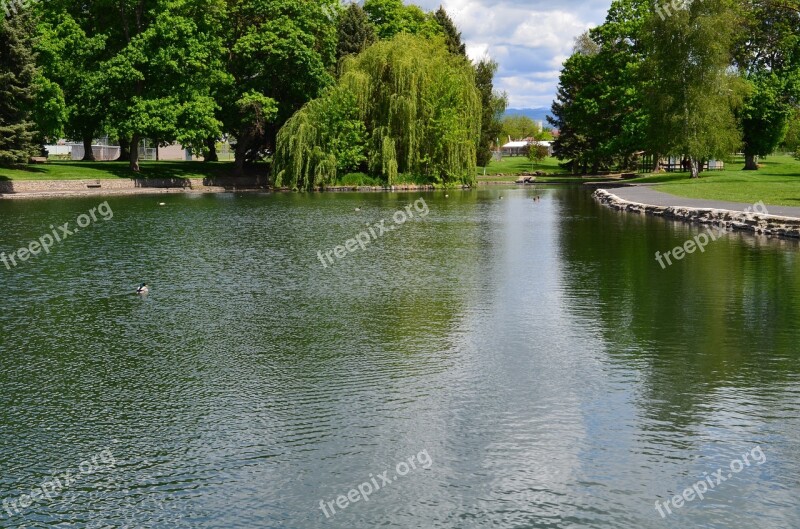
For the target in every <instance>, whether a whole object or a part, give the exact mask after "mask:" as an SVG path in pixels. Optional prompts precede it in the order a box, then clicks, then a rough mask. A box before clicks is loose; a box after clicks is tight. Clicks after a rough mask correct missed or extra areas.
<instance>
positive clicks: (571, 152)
mask: <svg viewBox="0 0 800 529" xmlns="http://www.w3.org/2000/svg"><path fill="white" fill-rule="evenodd" d="M649 16H650V14H649V4H648V3H647V2H645V1H644V0H615V1H614V2H613V3H612V5H611V8H610V9H609V11H608V15H607V17H606V21H605V22H604V23H603V24H602V25H601V26H599V27H597V28H595V29H593V30H592V31H590V32H587V33H585V34H583V35H581V36H579V37H578V38H577V39H576V40H575V47H574V51H573V55H572V57H570V58H569V60H567V62H566V63H565V65H564V70H563V71H562V75H561V79H560V85H559V91H558V97H557V99H556V101H555V103H554V104H553V108H552V115H553V118H552V119H549V120H550V122H551V123H552V124H553V125H554V126H555V127H557V128H558V129H559V131H560V132H561V134H560V136H559V137H558V138H557V139H556V141H555V144H554V147H553V150H554V153H555V154H556V156H557V157H558V158H559V159H562V160H565V163H564V165H565V166H567V167H570V168H571V169H572V170H573V171H574V172H594V171H597V170H600V169H606V168H611V167H613V166H616V167H618V168H620V169H627V168H628V167H629V166H631V165H632V161H633V158H634V153H636V152H637V151H639V150H641V149H643V148H644V146H645V130H646V123H647V112H646V109H645V105H644V104H643V101H642V92H643V86H642V79H641V75H640V69H641V64H642V61H643V58H644V50H643V46H642V43H641V33H642V31H641V30H642V26H643V24H644V23H645V21H646V20H647V18H648V17H649Z"/></svg>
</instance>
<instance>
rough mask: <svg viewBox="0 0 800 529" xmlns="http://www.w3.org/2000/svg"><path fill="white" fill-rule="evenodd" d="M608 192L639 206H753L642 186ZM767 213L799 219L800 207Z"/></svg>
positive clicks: (737, 208) (735, 208) (741, 208)
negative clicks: (680, 195)
mask: <svg viewBox="0 0 800 529" xmlns="http://www.w3.org/2000/svg"><path fill="white" fill-rule="evenodd" d="M608 192H609V193H613V194H615V195H617V196H618V197H619V198H621V199H623V200H627V201H629V202H639V203H640V204H649V205H651V206H677V207H688V208H704V209H728V210H731V211H744V210H745V208H748V207H749V208H752V207H753V204H746V203H741V202H723V201H721V200H706V199H702V198H685V197H678V196H675V195H670V194H669V193H664V192H663V191H656V190H655V189H653V188H652V187H644V186H631V187H617V188H614V189H608ZM767 211H769V214H770V215H778V216H781V217H798V218H800V207H794V206H769V205H768V206H767Z"/></svg>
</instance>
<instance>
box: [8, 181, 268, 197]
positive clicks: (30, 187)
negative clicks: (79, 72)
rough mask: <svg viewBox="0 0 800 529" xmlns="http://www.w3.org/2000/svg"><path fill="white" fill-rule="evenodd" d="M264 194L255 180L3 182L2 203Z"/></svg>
mask: <svg viewBox="0 0 800 529" xmlns="http://www.w3.org/2000/svg"><path fill="white" fill-rule="evenodd" d="M251 190H263V187H262V186H260V185H259V181H258V179H257V178H255V177H241V178H211V177H209V178H117V179H113V180H112V179H87V180H2V181H0V199H2V198H5V199H9V198H11V199H13V198H49V197H76V196H95V195H136V194H161V193H224V192H232V191H237V192H238V191H251Z"/></svg>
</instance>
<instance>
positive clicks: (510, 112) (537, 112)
mask: <svg viewBox="0 0 800 529" xmlns="http://www.w3.org/2000/svg"><path fill="white" fill-rule="evenodd" d="M549 113H550V109H549V108H545V107H541V108H509V109H506V114H505V115H506V116H528V117H529V118H531V119H532V120H534V121H544V124H545V125H547V115H548V114H549Z"/></svg>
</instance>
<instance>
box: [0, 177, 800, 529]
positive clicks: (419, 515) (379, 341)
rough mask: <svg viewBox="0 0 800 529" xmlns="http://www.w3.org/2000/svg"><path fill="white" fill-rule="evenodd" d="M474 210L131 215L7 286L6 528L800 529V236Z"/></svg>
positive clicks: (583, 212) (17, 239)
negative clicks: (328, 256)
mask: <svg viewBox="0 0 800 529" xmlns="http://www.w3.org/2000/svg"><path fill="white" fill-rule="evenodd" d="M448 193H449V197H448V198H446V197H445V195H444V193H429V194H419V193H415V194H403V193H393V194H314V195H300V194H278V195H245V196H236V195H202V196H178V195H162V196H139V197H124V198H123V197H117V198H113V197H109V198H108V206H109V208H110V210H112V211H113V218H110V220H103V217H101V216H99V215H97V214H96V215H95V216H96V217H97V220H96V222H91V223H90V224H89V225H88V226H86V227H84V228H81V229H80V231H79V232H78V233H74V234H73V235H71V236H69V237H68V238H67V239H65V240H63V241H62V242H60V243H55V244H54V245H53V247H52V248H51V249H50V253H49V254H44V253H40V254H39V255H38V256H35V257H33V258H31V259H29V260H27V261H24V262H19V263H18V266H16V267H13V266H12V267H10V268H11V269H7V268H6V267H5V266H3V265H2V264H0V292H2V301H3V303H2V307H1V308H0V439H2V443H0V499H2V500H5V501H4V503H3V506H2V507H3V508H2V510H0V527H3V528H6V527H9V528H12V527H13V528H23V527H59V528H68V527H76V528H77V527H80V528H101V527H102V528H106V527H131V528H133V527H137V528H138V527H158V528H176V527H177V528H181V527H203V528H211V527H213V528H255V527H268V528H273V527H274V528H278V527H287V528H300V529H305V528H322V527H330V528H347V529H353V528H358V529H360V528H373V527H397V528H466V527H475V528H478V527H480V528H483V527H502V528H540V527H541V528H545V527H546V528H567V527H576V528H577V527H581V528H583V527H589V528H661V527H681V528H683V527H703V528H711V527H714V528H717V527H719V528H748V529H750V528H760V529H761V528H792V527H800V506H799V505H800V502H798V494H800V481H799V480H800V478H799V477H798V476H800V389H799V386H798V382H800V362H798V360H800V345H798V343H799V342H800V341H799V340H798V338H800V330H798V326H797V323H798V321H800V259H798V256H800V253H798V251H799V249H798V245H797V243H794V242H791V241H776V240H767V239H760V238H755V237H752V236H749V235H737V234H733V235H728V236H726V237H724V238H723V239H721V240H718V241H716V242H714V243H711V244H709V245H708V247H707V248H706V249H705V251H704V252H703V253H694V254H692V255H688V256H686V258H684V259H683V260H682V261H680V262H678V263H675V264H674V265H673V266H671V267H668V268H667V269H665V270H662V269H661V267H660V266H659V265H658V263H657V262H656V261H655V259H654V254H655V252H656V251H661V252H662V253H663V252H665V251H668V250H670V249H672V248H673V247H675V246H677V245H679V244H683V242H684V241H685V240H687V239H688V238H690V237H693V236H695V235H697V234H699V233H700V232H701V231H702V228H699V227H695V226H691V225H686V224H680V223H675V222H671V221H665V220H663V219H657V218H645V217H640V216H632V215H626V214H622V213H617V212H614V211H610V210H607V209H604V208H601V207H599V206H597V205H596V204H595V203H594V202H593V201H592V199H591V197H590V195H589V193H588V192H587V191H585V190H582V189H578V188H551V189H546V188H539V189H537V190H535V191H534V190H531V189H524V190H523V189H519V190H511V189H503V190H500V189H491V190H486V189H484V190H479V191H467V192H460V191H449V192H448ZM535 195H541V200H539V201H536V200H534V199H533V197H534V196H535ZM501 196H502V199H501V198H500V197H501ZM420 197H423V198H424V200H425V206H426V208H427V211H428V213H427V214H426V215H424V216H423V215H422V213H421V212H420V211H418V210H416V209H413V208H412V209H411V210H406V211H411V212H413V213H414V218H413V219H410V220H408V221H407V222H405V223H404V224H402V225H396V227H395V229H394V230H387V232H386V233H384V234H383V235H381V236H379V237H377V239H375V240H372V239H371V240H370V243H369V245H368V246H366V249H365V250H361V249H360V248H356V250H355V251H353V252H347V253H346V255H345V257H344V258H342V259H336V258H335V257H334V261H335V262H334V263H333V264H330V261H328V262H327V264H326V266H327V268H324V267H323V264H322V263H321V262H320V260H319V258H318V252H321V253H322V255H324V252H325V251H326V250H330V249H334V248H335V247H336V246H339V245H345V243H346V241H347V240H348V239H350V238H353V237H355V236H356V235H357V234H358V233H360V232H362V231H364V230H368V228H369V226H372V227H374V226H375V224H377V223H379V222H380V221H381V220H382V219H388V220H387V225H390V224H394V221H392V220H391V219H392V215H393V214H394V213H395V212H396V211H398V210H403V208H405V206H407V205H409V204H412V203H413V202H414V201H415V200H418V199H419V198H420ZM100 202H101V200H99V199H70V200H57V201H55V200H52V201H27V200H26V201H3V202H0V251H5V252H6V253H9V252H13V251H14V250H16V249H17V248H19V247H20V246H22V245H27V244H28V242H29V241H31V240H38V239H39V238H40V237H42V236H43V235H44V234H49V233H50V232H51V230H50V228H49V226H50V225H51V224H52V225H53V226H54V227H57V226H58V225H62V224H63V223H65V222H70V223H71V226H73V227H74V226H75V223H76V219H77V218H78V216H79V215H81V214H82V213H88V212H89V210H91V209H92V208H96V207H97V206H98V204H99V203H100ZM159 202H165V205H164V206H159V205H158V203H159ZM418 204H420V203H418ZM356 208H359V209H360V211H356ZM83 220H84V221H85V220H86V219H83ZM376 231H377V230H376ZM351 247H352V245H351ZM142 281H146V282H148V283H149V285H150V288H151V291H150V293H149V295H148V296H146V297H139V296H136V295H133V294H131V292H132V291H133V289H134V288H135V286H136V285H137V284H139V283H140V282H142ZM744 454H748V455H749V456H750V457H749V459H748V464H747V465H743V464H742V463H741V460H742V456H743V455H744ZM412 455H413V456H415V458H416V459H415V460H412V461H413V462H414V466H415V467H416V468H411V465H408V461H409V457H410V456H412ZM760 455H763V458H761V457H760ZM756 459H757V461H756ZM734 460H738V461H739V464H740V465H741V466H742V468H741V469H740V471H739V472H735V473H734V472H731V471H730V470H729V469H730V468H731V463H732V461H734ZM400 463H402V465H401V464H400ZM404 465H407V466H404ZM736 468H738V466H737V467H736ZM717 469H723V470H724V473H725V474H726V475H724V476H723V477H724V478H725V480H724V482H720V483H719V484H715V486H714V487H713V489H712V490H710V491H708V492H707V493H706V494H704V498H703V499H702V500H701V499H699V498H696V497H695V498H694V499H693V500H692V501H687V502H685V503H683V504H682V506H680V507H675V505H674V504H670V507H671V510H672V514H665V517H663V518H662V516H661V515H660V514H659V511H658V510H657V509H656V508H655V502H656V501H657V500H658V501H661V502H664V501H667V500H669V499H670V498H672V497H673V496H675V495H676V494H681V493H682V492H683V491H684V490H685V489H686V488H687V487H691V486H692V485H695V484H696V483H697V482H698V481H702V480H706V478H708V480H710V479H711V476H712V474H713V473H715V471H717ZM65 472H69V473H70V475H69V476H67V477H65V476H64V473H65ZM384 473H385V474H384ZM728 473H730V474H731V477H730V478H728V477H727V474H728ZM53 474H55V476H56V477H58V476H61V477H60V478H59V480H60V482H61V487H60V488H58V487H57V486H56V484H55V482H54V481H53V479H52V476H53ZM381 474H384V476H383V477H384V478H386V479H388V480H390V483H385V482H384V481H383V479H379V475H381ZM400 474H404V475H400ZM67 478H69V479H67ZM373 480H374V481H373ZM46 481H50V485H48V487H49V489H47V490H48V491H50V494H49V497H48V496H47V495H42V496H41V497H40V498H39V499H37V500H36V501H32V500H29V499H28V498H26V497H22V495H23V494H30V493H31V491H32V490H36V489H37V487H39V486H40V485H42V484H43V483H44V482H46ZM707 482H709V483H711V481H707ZM364 483H369V484H370V487H371V488H373V489H375V488H376V487H374V486H373V485H372V484H377V485H379V486H380V488H378V489H376V490H373V491H372V492H370V493H369V495H368V498H367V500H364V499H363V497H362V496H358V494H360V493H357V494H353V498H357V501H355V502H354V503H349V501H350V500H348V499H347V498H346V495H347V494H348V492H349V491H351V490H357V489H358V488H359V486H362V488H363V489H364V491H366V488H365V487H363V485H362V484H364ZM339 496H342V498H343V499H344V500H346V501H348V504H347V505H346V506H345V507H344V508H342V507H341V506H337V505H336V501H337V498H338V499H339V500H340V501H341V500H342V498H339ZM320 501H322V502H323V505H325V511H323V510H322V509H321V508H320ZM14 502H16V503H14ZM28 503H29V505H27V507H23V506H21V505H25V504H28ZM342 504H344V501H342ZM331 505H332V507H331ZM331 509H334V510H335V513H333V514H332V513H331ZM662 510H663V507H662ZM326 512H327V515H328V517H326Z"/></svg>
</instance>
